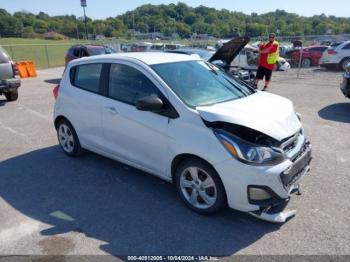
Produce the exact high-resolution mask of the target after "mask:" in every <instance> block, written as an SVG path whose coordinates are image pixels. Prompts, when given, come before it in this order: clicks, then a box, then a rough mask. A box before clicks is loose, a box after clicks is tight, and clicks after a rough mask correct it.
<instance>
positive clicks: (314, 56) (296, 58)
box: [286, 45, 328, 68]
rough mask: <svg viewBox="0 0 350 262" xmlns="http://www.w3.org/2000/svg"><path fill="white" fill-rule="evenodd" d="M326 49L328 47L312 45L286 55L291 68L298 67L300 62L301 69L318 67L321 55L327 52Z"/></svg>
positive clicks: (288, 52)
mask: <svg viewBox="0 0 350 262" xmlns="http://www.w3.org/2000/svg"><path fill="white" fill-rule="evenodd" d="M327 48H328V46H322V45H318V46H317V45H314V46H309V47H306V48H302V49H294V50H290V51H287V53H286V55H287V56H289V57H290V61H291V64H292V65H293V66H295V67H297V66H299V62H300V63H301V67H305V68H307V67H310V66H318V65H319V62H320V59H321V57H322V54H323V52H324V51H325V50H327ZM300 56H301V57H300Z"/></svg>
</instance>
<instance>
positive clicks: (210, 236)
mask: <svg viewBox="0 0 350 262" xmlns="http://www.w3.org/2000/svg"><path fill="white" fill-rule="evenodd" d="M62 72H63V68H53V69H47V70H41V71H39V72H38V77H37V78H33V79H24V80H23V83H22V86H21V88H20V91H19V100H18V101H16V102H9V103H7V102H6V101H5V98H4V97H0V256H1V255H28V254H35V255H38V254H45V255H71V254H109V255H115V256H116V257H121V256H124V255H130V254H133V255H160V254H162V255H170V254H177V255H190V254H191V255H203V254H205V255H216V256H231V255H234V254H257V255H264V254H269V255H276V254H278V255H284V254H288V255H314V254H318V255H322V254H328V255H341V254H348V255H349V254H350V244H349V243H350V201H349V199H350V137H349V134H350V100H349V99H346V98H344V97H343V95H342V94H341V92H340V90H339V83H340V80H341V73H340V72H327V71H324V70H321V69H307V70H306V69H305V70H302V72H301V76H300V78H299V79H298V78H296V70H290V71H289V72H278V73H275V75H274V77H273V82H272V84H271V87H270V89H269V92H272V93H275V94H279V95H282V96H285V97H288V98H289V99H291V100H292V101H293V102H294V105H295V108H296V111H298V112H300V113H301V114H302V122H303V125H304V128H305V130H306V134H307V136H308V137H309V139H310V140H311V143H312V145H313V157H314V158H313V162H312V165H311V173H310V175H309V176H307V177H305V178H304V179H303V181H302V182H301V193H302V195H301V196H294V198H293V199H292V201H291V204H290V207H292V208H296V209H297V215H296V216H295V217H294V218H292V219H291V220H289V221H288V222H287V223H285V224H271V223H267V222H264V221H260V220H258V219H255V218H253V217H251V216H250V215H248V214H244V213H240V212H237V211H233V210H224V211H222V212H220V213H219V214H216V215H213V216H201V215H198V214H195V213H193V212H192V211H190V210H189V209H187V208H186V207H185V206H184V205H183V204H182V203H181V201H180V200H179V199H178V196H177V194H176V191H175V189H174V188H173V187H172V185H170V184H167V183H165V182H163V181H162V180H160V179H158V178H155V177H153V176H151V175H148V174H145V173H144V172H141V171H138V170H135V169H133V168H131V167H128V166H126V165H124V164H121V163H118V162H115V161H112V160H109V159H107V158H104V157H101V156H98V155H95V154H93V153H86V154H85V155H83V156H82V157H80V158H69V157H67V156H65V155H64V154H63V152H62V151H61V149H60V148H59V147H58V143H57V139H56V134H55V130H54V128H53V124H52V112H53V103H54V98H53V95H52V89H53V87H54V86H55V84H57V83H58V81H59V78H60V76H61V74H62ZM256 110H259V108H256ZM276 110H278V108H276Z"/></svg>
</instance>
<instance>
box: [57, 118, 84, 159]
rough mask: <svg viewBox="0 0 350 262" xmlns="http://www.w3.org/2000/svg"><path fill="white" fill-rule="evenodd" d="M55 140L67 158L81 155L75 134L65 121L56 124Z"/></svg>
mask: <svg viewBox="0 0 350 262" xmlns="http://www.w3.org/2000/svg"><path fill="white" fill-rule="evenodd" d="M57 138H58V142H59V144H60V146H61V148H62V150H63V152H64V153H66V154H67V155H68V156H79V155H80V154H81V153H82V151H83V149H82V148H81V146H80V142H79V139H78V136H77V133H76V132H75V130H74V128H73V126H72V125H71V124H70V123H69V122H68V121H67V120H66V119H62V120H61V121H60V122H59V123H58V124H57Z"/></svg>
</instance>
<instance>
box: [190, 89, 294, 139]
mask: <svg viewBox="0 0 350 262" xmlns="http://www.w3.org/2000/svg"><path fill="white" fill-rule="evenodd" d="M196 109H197V111H198V112H199V114H200V116H201V117H202V118H203V119H204V120H206V121H208V122H217V121H219V122H226V123H232V124H237V125H241V126H245V127H249V128H251V129H254V130H257V131H259V132H261V133H264V134H266V135H268V136H270V137H273V138H275V139H277V140H278V141H281V140H283V139H285V138H287V137H289V136H292V135H294V134H295V133H296V132H298V131H299V130H300V128H301V123H300V121H299V119H298V117H297V116H296V114H295V111H294V108H293V104H292V102H291V101H290V100H288V99H286V98H283V97H280V96H277V95H273V94H268V93H263V92H257V93H255V94H253V95H250V96H247V97H244V98H241V99H237V100H232V101H228V102H223V103H217V104H214V105H209V106H198V107H196Z"/></svg>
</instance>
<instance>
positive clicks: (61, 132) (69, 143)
mask: <svg viewBox="0 0 350 262" xmlns="http://www.w3.org/2000/svg"><path fill="white" fill-rule="evenodd" d="M58 139H59V141H60V145H61V146H62V148H63V150H64V151H66V152H67V153H72V152H73V150H74V137H73V133H72V131H71V130H70V128H69V127H68V126H67V125H65V124H61V125H60V126H59V128H58Z"/></svg>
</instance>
